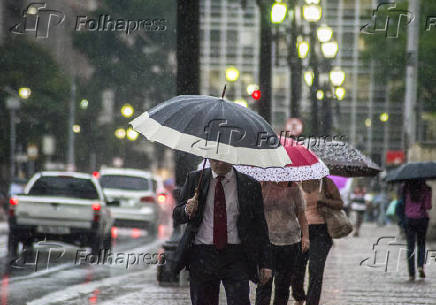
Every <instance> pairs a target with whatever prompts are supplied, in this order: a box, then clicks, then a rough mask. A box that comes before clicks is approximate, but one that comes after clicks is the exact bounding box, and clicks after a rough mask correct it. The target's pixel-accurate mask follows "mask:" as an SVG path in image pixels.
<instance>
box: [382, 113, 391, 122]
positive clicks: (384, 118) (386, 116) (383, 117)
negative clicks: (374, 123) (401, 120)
mask: <svg viewBox="0 0 436 305" xmlns="http://www.w3.org/2000/svg"><path fill="white" fill-rule="evenodd" d="M388 120H389V115H388V114H387V113H386V112H383V113H382V114H380V121H382V122H383V123H386V122H387V121H388Z"/></svg>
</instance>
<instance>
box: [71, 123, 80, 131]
mask: <svg viewBox="0 0 436 305" xmlns="http://www.w3.org/2000/svg"><path fill="white" fill-rule="evenodd" d="M73 132H74V133H80V125H78V124H74V125H73Z"/></svg>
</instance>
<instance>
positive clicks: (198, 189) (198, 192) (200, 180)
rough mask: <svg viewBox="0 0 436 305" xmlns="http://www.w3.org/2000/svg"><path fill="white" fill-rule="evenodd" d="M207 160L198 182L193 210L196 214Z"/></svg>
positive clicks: (204, 162)
mask: <svg viewBox="0 0 436 305" xmlns="http://www.w3.org/2000/svg"><path fill="white" fill-rule="evenodd" d="M206 160H207V159H206V158H205V159H204V161H203V168H202V170H201V174H200V179H199V180H198V184H197V187H196V188H195V193H194V199H195V202H196V204H195V206H194V208H193V210H192V212H193V213H195V211H197V208H198V196H199V195H200V186H201V182H202V180H203V173H204V167H205V165H206Z"/></svg>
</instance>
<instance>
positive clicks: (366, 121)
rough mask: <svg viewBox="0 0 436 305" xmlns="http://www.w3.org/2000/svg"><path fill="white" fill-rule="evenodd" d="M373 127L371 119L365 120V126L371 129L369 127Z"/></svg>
mask: <svg viewBox="0 0 436 305" xmlns="http://www.w3.org/2000/svg"><path fill="white" fill-rule="evenodd" d="M371 125H372V122H371V119H370V118H367V119H366V120H365V126H366V127H368V128H369V127H371Z"/></svg>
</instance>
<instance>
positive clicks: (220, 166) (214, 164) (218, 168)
mask: <svg viewBox="0 0 436 305" xmlns="http://www.w3.org/2000/svg"><path fill="white" fill-rule="evenodd" d="M209 162H210V167H211V168H212V170H213V171H214V172H215V173H217V174H218V175H219V176H224V175H225V174H227V173H228V172H229V171H230V170H231V169H232V165H231V164H229V163H226V162H222V161H218V160H213V159H209Z"/></svg>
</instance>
